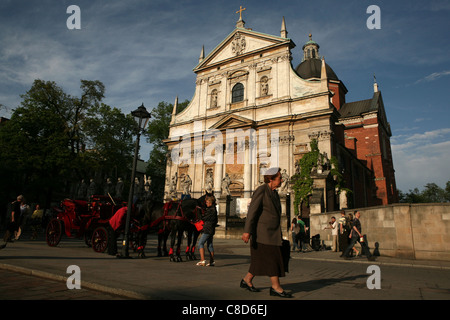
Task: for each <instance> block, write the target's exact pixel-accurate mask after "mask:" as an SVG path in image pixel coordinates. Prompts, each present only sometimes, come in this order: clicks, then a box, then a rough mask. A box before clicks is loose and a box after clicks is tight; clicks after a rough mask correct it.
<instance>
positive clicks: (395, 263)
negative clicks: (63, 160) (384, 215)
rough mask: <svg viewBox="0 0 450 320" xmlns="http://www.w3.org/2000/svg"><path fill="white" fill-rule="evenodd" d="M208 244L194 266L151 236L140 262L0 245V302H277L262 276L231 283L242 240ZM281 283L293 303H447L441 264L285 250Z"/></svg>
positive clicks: (70, 243)
mask: <svg viewBox="0 0 450 320" xmlns="http://www.w3.org/2000/svg"><path fill="white" fill-rule="evenodd" d="M24 239H26V238H25V237H24ZM214 245H215V251H216V266H215V267H197V266H195V262H193V261H183V262H180V263H173V262H169V260H168V258H167V257H163V258H157V257H156V238H155V237H154V236H150V237H149V241H148V245H147V248H146V254H147V258H146V259H138V258H136V255H135V254H134V253H132V252H131V256H132V257H133V259H116V258H115V257H111V256H108V255H107V254H99V253H95V252H94V251H93V250H92V249H91V248H88V247H87V246H86V245H85V244H84V242H83V241H82V240H76V239H67V238H63V240H62V241H61V243H60V244H59V245H58V247H54V248H51V247H48V246H47V244H46V243H45V242H44V241H43V239H39V240H37V241H29V240H19V241H16V242H14V243H11V244H8V246H7V247H6V248H5V249H3V250H0V299H3V300H9V299H10V300H16V299H19V300H22V299H23V300H58V299H61V300H93V299H101V300H113V299H119V300H121V299H128V300H130V299H131V300H137V299H142V300H166V299H170V300H189V301H193V300H197V301H200V300H203V301H204V300H233V301H241V302H245V301H257V300H272V301H279V300H280V299H279V298H276V297H271V296H269V289H270V282H269V280H268V279H267V278H264V277H259V278H255V280H254V285H255V287H257V288H260V289H261V292H258V293H250V292H248V291H246V290H243V289H240V288H239V282H240V280H241V278H242V277H243V276H244V275H245V273H246V272H247V270H248V266H249V258H250V257H249V249H248V246H247V245H245V244H244V243H243V242H242V241H240V240H224V239H215V240H214ZM119 247H120V246H119ZM183 251H184V250H183ZM183 258H184V257H183ZM70 265H76V266H78V267H79V268H80V271H81V274H80V278H81V289H72V290H69V289H68V288H67V286H66V279H67V277H70V276H71V275H72V273H68V272H67V267H68V266H70ZM371 265H377V266H379V268H380V269H379V271H380V276H381V279H380V286H381V288H380V289H372V290H371V289H369V288H368V286H367V282H368V279H369V277H370V276H371V275H372V272H369V273H368V267H369V266H371ZM281 280H282V285H283V287H284V289H285V290H287V291H290V292H292V294H293V296H294V298H293V300H338V299H339V300H340V299H345V300H450V263H449V262H439V261H417V260H416V261H413V260H401V259H393V258H388V257H378V259H377V261H376V262H368V261H367V259H365V258H355V259H353V260H343V259H341V258H339V253H334V252H330V251H314V252H308V253H297V252H293V253H292V259H291V262H290V272H289V273H288V274H287V276H286V277H285V278H282V279H281ZM372 282H373V281H371V283H372Z"/></svg>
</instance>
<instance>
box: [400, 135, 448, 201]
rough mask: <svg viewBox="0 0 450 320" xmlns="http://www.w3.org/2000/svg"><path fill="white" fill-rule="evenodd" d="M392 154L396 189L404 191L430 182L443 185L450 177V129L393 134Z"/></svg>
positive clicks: (420, 187)
mask: <svg viewBox="0 0 450 320" xmlns="http://www.w3.org/2000/svg"><path fill="white" fill-rule="evenodd" d="M392 154H393V160H394V169H395V176H396V182H397V188H398V189H400V190H402V191H403V192H407V191H409V190H410V189H411V190H412V189H414V188H416V187H417V188H419V189H422V188H423V186H424V185H425V184H427V183H431V182H434V183H436V184H437V185H439V186H441V187H444V186H445V183H446V182H447V181H449V180H450V171H449V170H448V163H449V161H448V160H449V159H450V128H441V129H437V130H432V131H427V132H424V133H416V134H413V135H410V136H408V135H402V136H396V137H393V139H392Z"/></svg>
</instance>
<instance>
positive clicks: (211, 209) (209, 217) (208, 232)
mask: <svg viewBox="0 0 450 320" xmlns="http://www.w3.org/2000/svg"><path fill="white" fill-rule="evenodd" d="M205 202H206V212H205V215H204V216H203V222H204V225H203V234H202V236H201V237H200V240H199V242H198V251H199V252H200V262H198V263H197V266H203V267H204V266H209V267H213V266H214V248H213V237H214V233H215V232H216V225H217V221H218V220H217V210H216V206H215V202H216V199H215V198H214V196H211V195H207V196H206V197H205ZM205 242H206V245H207V247H208V251H209V263H208V264H206V260H205Z"/></svg>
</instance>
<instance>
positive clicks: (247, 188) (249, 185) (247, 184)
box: [244, 141, 252, 198]
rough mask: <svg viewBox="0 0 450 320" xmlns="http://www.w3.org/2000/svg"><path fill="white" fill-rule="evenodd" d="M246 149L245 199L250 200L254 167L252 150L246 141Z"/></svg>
mask: <svg viewBox="0 0 450 320" xmlns="http://www.w3.org/2000/svg"><path fill="white" fill-rule="evenodd" d="M244 148H245V149H244V198H250V197H251V189H252V165H251V163H250V159H251V154H250V152H251V149H250V143H249V142H248V141H245V145H244Z"/></svg>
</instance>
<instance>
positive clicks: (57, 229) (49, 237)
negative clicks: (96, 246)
mask: <svg viewBox="0 0 450 320" xmlns="http://www.w3.org/2000/svg"><path fill="white" fill-rule="evenodd" d="M120 207H122V205H120V206H118V205H116V204H115V203H114V202H113V200H112V199H111V198H110V197H108V196H102V195H93V196H91V198H90V201H85V200H72V199H64V200H63V201H61V204H60V206H59V207H56V208H53V210H54V212H55V213H56V217H54V218H53V219H51V220H50V222H49V223H48V225H47V229H46V232H45V234H46V241H47V244H48V245H49V246H50V247H55V246H57V245H58V244H59V242H60V241H61V238H62V235H63V233H65V234H66V236H67V237H69V238H84V241H85V242H86V244H87V245H88V246H91V245H92V236H93V233H94V230H96V229H97V228H98V227H101V226H104V225H106V224H107V223H108V221H109V219H110V218H111V217H112V216H113V215H114V213H115V212H116V211H117V210H118V209H119V208H120Z"/></svg>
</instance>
